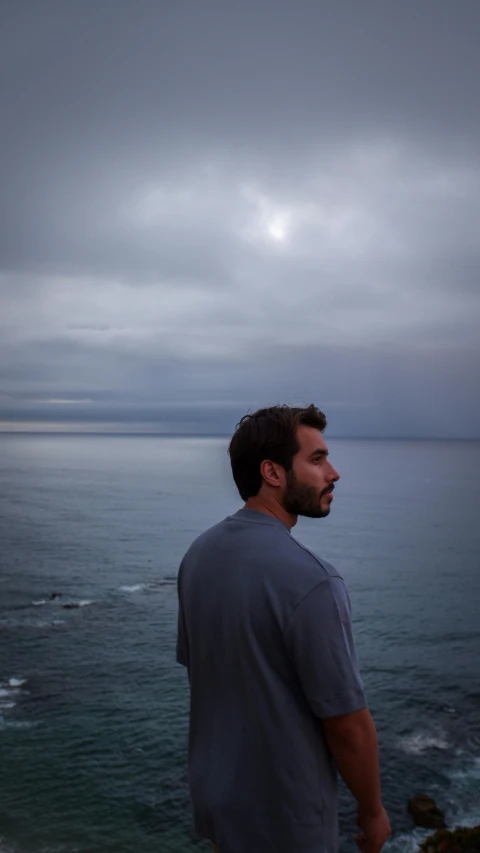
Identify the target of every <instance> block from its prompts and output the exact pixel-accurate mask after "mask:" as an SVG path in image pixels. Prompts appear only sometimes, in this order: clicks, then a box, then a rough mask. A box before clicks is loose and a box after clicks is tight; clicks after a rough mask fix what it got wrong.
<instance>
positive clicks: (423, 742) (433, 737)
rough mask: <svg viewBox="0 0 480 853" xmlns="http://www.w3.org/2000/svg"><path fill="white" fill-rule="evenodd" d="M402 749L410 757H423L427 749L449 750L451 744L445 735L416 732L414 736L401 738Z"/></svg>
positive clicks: (441, 733)
mask: <svg viewBox="0 0 480 853" xmlns="http://www.w3.org/2000/svg"><path fill="white" fill-rule="evenodd" d="M399 745H400V747H401V748H402V749H403V750H404V752H408V753H409V754H410V755H422V754H423V753H424V752H426V751H427V749H449V748H450V747H451V744H450V743H449V742H448V740H447V738H446V736H445V734H444V733H443V732H440V733H438V734H431V733H427V732H416V733H415V734H413V735H407V737H403V738H400V740H399Z"/></svg>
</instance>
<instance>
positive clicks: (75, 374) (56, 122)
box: [0, 0, 480, 438]
mask: <svg viewBox="0 0 480 853" xmlns="http://www.w3.org/2000/svg"><path fill="white" fill-rule="evenodd" d="M479 39H480V3H479V2H478V0H461V2H455V0H448V2H446V0H378V2H369V0H361V2H359V0H331V2H324V0H241V2H239V0H135V2H134V0H128V2H127V0H57V2H52V0H42V2H38V0H15V2H11V3H2V6H1V12H0V68H1V76H0V98H1V104H0V106H1V112H0V115H1V117H2V133H1V148H0V157H1V159H0V187H1V190H0V422H1V427H0V428H3V429H12V428H22V427H23V426H25V425H26V424H27V425H29V427H33V428H39V427H40V428H47V427H48V428H52V426H54V427H55V428H62V429H65V428H82V429H84V428H89V429H90V428H98V429H107V428H109V426H111V425H112V424H114V425H116V426H115V428H117V429H128V430H130V429H134V430H142V429H159V430H167V431H177V430H180V431H187V432H195V431H202V432H229V431H231V430H232V429H233V427H234V425H235V423H236V422H237V420H238V419H239V417H240V416H241V415H242V414H244V413H245V412H246V411H247V410H251V409H253V408H256V407H257V406H260V405H268V404H271V403H275V402H288V403H292V404H293V403H295V404H297V403H309V402H315V403H316V404H317V405H319V406H320V408H322V409H323V410H324V411H325V413H326V415H327V419H328V421H329V428H328V434H329V435H331V436H333V435H354V436H364V435H365V436H402V435H406V436H422V437H423V436H425V437H426V436H439V437H462V438H468V437H476V438H480V394H479V388H480V334H479V320H480V294H479V291H480V108H479V104H480V51H479V49H478V45H479ZM92 424H93V427H92Z"/></svg>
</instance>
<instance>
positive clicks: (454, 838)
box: [420, 826, 480, 853]
mask: <svg viewBox="0 0 480 853" xmlns="http://www.w3.org/2000/svg"><path fill="white" fill-rule="evenodd" d="M420 853H480V826H473V827H464V826H460V827H458V828H457V829H454V830H453V831H452V832H450V830H448V829H439V830H438V832H436V833H435V834H434V835H429V837H428V838H426V839H425V841H424V842H423V844H421V845H420Z"/></svg>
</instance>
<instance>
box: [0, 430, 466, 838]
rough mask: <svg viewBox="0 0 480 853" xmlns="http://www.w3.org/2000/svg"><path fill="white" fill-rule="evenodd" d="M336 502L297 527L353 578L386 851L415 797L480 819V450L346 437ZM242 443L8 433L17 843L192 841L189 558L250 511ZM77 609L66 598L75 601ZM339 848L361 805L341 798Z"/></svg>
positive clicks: (4, 599)
mask: <svg viewBox="0 0 480 853" xmlns="http://www.w3.org/2000/svg"><path fill="white" fill-rule="evenodd" d="M326 440H327V443H328V444H329V448H330V455H331V460H332V462H333V464H334V465H335V467H336V468H337V470H339V472H340V474H341V479H340V481H339V483H338V485H337V488H336V490H335V499H334V503H333V506H332V511H331V513H330V515H329V517H328V518H326V519H321V520H310V519H300V520H299V523H298V524H297V526H296V527H295V528H294V529H293V531H292V532H293V535H294V536H295V537H296V538H298V539H299V540H300V541H301V542H303V543H305V544H306V545H307V546H308V547H310V548H312V549H313V550H314V551H315V552H316V553H318V555H319V556H320V557H321V556H323V557H325V558H326V559H327V560H329V561H330V562H332V563H334V564H335V565H336V566H337V567H338V568H339V569H340V570H341V573H342V574H343V576H344V578H345V580H346V583H347V585H348V589H349V592H350V597H351V601H352V609H353V628H354V634H355V640H356V645H357V651H358V657H359V660H360V665H361V670H362V676H363V680H364V684H365V689H366V692H367V697H368V701H369V705H370V708H371V711H372V714H373V716H374V719H375V722H376V725H377V730H378V736H379V742H380V759H381V767H382V780H383V792H384V802H385V805H386V808H387V810H388V812H389V814H390V818H391V822H392V828H393V836H392V839H391V840H390V841H389V843H388V844H387V846H386V848H385V850H388V851H391V853H397V851H398V853H399V851H405V853H409V851H413V850H415V849H416V847H417V844H418V843H419V842H420V841H421V840H422V839H423V838H425V836H426V835H427V834H428V831H424V830H416V829H414V828H413V826H412V823H411V820H410V817H409V815H408V813H407V800H408V798H409V797H411V796H413V795H414V794H416V793H427V794H430V795H431V796H433V797H434V798H435V799H436V801H437V804H438V806H439V807H440V808H441V809H443V810H444V811H445V815H446V819H447V822H448V823H449V825H451V826H454V825H474V824H476V823H480V512H479V510H480V443H475V442H453V441H452V442H441V441H431V442H427V441H419V442H416V441H360V440H358V441H357V440H355V441H353V440H338V439H337V440H335V439H330V440H329V438H328V434H326ZM227 444H228V439H227V438H194V437H158V436H106V435H102V436H94V435H51V434H50V435H32V434H16V435H13V434H0V756H1V758H0V851H2V853H6V851H8V853H136V851H141V853H187V851H189V850H197V851H199V853H201V851H207V850H209V849H210V848H209V845H208V844H205V842H203V841H199V840H198V839H196V838H195V837H194V835H193V830H192V823H191V813H190V805H189V797H188V789H187V770H186V761H187V726H188V679H187V676H186V672H185V671H184V669H183V668H182V667H180V666H178V665H177V664H176V662H175V640H176V613H177V597H176V596H177V593H176V574H177V570H178V565H179V562H180V560H181V558H182V556H183V554H184V552H185V550H186V548H187V547H188V545H189V544H190V542H191V541H192V540H193V539H194V538H195V537H196V536H197V535H198V534H199V533H200V532H201V531H203V530H204V529H205V528H206V527H208V526H210V525H212V524H214V523H216V522H217V521H218V520H220V519H221V518H224V517H225V516H226V515H228V514H230V513H232V512H235V511H236V510H237V509H239V508H240V507H241V505H242V502H241V501H240V499H239V497H238V495H237V493H236V490H235V486H234V484H233V481H232V479H231V474H230V469H229V461H228V455H227ZM65 605H67V606H65ZM340 805H341V808H340V826H341V837H342V841H341V853H353V851H356V847H355V845H354V843H353V834H354V832H355V831H356V829H355V821H354V814H355V807H354V803H353V800H352V797H351V796H350V795H349V794H348V792H347V791H346V789H345V788H344V786H343V785H342V788H341V803H340Z"/></svg>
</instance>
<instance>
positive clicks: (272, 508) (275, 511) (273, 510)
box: [243, 496, 298, 529]
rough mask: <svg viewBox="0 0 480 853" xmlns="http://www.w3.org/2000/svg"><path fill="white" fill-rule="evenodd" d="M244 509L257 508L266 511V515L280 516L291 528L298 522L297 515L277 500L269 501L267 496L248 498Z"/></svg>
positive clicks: (258, 510)
mask: <svg viewBox="0 0 480 853" xmlns="http://www.w3.org/2000/svg"><path fill="white" fill-rule="evenodd" d="M243 508H244V509H255V510H256V511H257V512H264V513H265V515H273V517H274V518H278V519H279V520H280V521H282V522H283V523H284V524H286V525H287V527H288V528H289V529H291V528H292V527H294V526H295V524H296V523H297V518H298V516H297V515H290V513H289V512H287V511H286V510H285V509H284V508H283V506H280V504H279V503H277V502H276V501H269V500H268V499H266V498H260V497H258V496H256V497H254V498H248V500H247V501H246V503H245V506H244V507H243Z"/></svg>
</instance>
